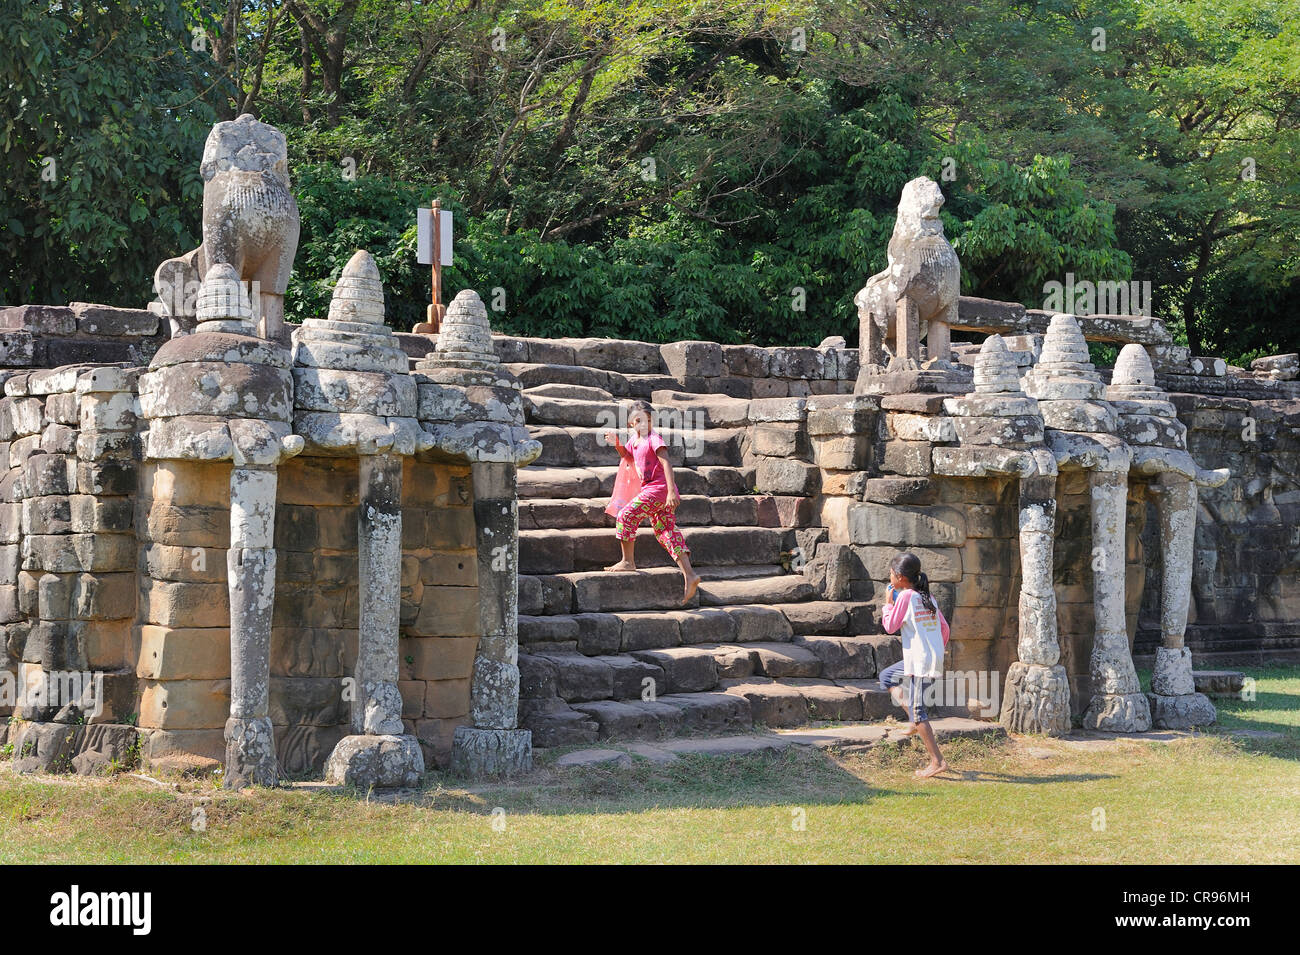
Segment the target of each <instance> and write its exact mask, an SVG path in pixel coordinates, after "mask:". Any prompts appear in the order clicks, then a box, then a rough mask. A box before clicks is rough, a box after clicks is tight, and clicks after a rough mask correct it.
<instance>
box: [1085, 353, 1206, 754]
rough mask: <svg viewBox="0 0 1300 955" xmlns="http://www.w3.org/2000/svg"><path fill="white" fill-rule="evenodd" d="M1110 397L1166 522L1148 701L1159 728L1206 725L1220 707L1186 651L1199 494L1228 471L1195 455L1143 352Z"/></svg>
mask: <svg viewBox="0 0 1300 955" xmlns="http://www.w3.org/2000/svg"><path fill="white" fill-rule="evenodd" d="M1106 396H1107V398H1108V399H1109V400H1110V402H1111V404H1112V406H1113V407H1114V408H1115V410H1116V411H1117V412H1118V416H1119V417H1118V431H1117V433H1118V434H1119V435H1120V436H1121V437H1122V438H1124V439H1125V440H1126V441H1128V443H1129V444H1130V445H1131V446H1132V447H1133V464H1132V468H1131V470H1132V471H1133V472H1135V473H1136V474H1138V475H1141V476H1145V477H1147V478H1149V479H1150V481H1151V483H1150V484H1149V485H1148V487H1149V488H1150V492H1151V496H1152V499H1153V500H1154V502H1155V506H1156V513H1157V515H1158V517H1159V522H1160V549H1161V554H1162V557H1161V568H1162V576H1163V580H1162V586H1161V589H1160V634H1161V641H1160V642H1161V645H1160V647H1159V648H1158V649H1157V650H1156V661H1155V667H1154V670H1153V672H1152V675H1151V689H1152V693H1151V694H1150V695H1149V696H1148V700H1149V703H1150V706H1151V715H1152V723H1153V724H1154V725H1155V726H1159V727H1162V728H1164V729H1187V728H1189V727H1192V726H1205V725H1208V724H1210V723H1213V722H1214V720H1215V716H1216V714H1215V710H1214V704H1213V703H1211V702H1210V700H1209V698H1208V697H1207V696H1205V695H1204V694H1201V693H1197V692H1196V686H1195V681H1194V680H1193V678H1192V655H1191V651H1190V650H1189V649H1187V647H1185V646H1184V645H1183V636H1184V633H1185V631H1186V629H1187V611H1188V605H1189V602H1190V600H1191V589H1192V572H1193V561H1194V560H1195V547H1196V500H1197V487H1198V485H1201V484H1204V485H1205V486H1207V487H1219V486H1221V485H1222V484H1223V483H1224V482H1225V481H1226V480H1227V479H1228V472H1227V471H1224V470H1219V471H1205V470H1202V469H1201V468H1199V467H1197V465H1196V462H1195V461H1193V460H1192V458H1191V455H1189V454H1188V453H1187V429H1186V427H1184V425H1183V424H1182V422H1180V421H1179V420H1178V417H1177V413H1176V411H1175V410H1174V406H1173V405H1172V404H1171V403H1170V402H1169V396H1168V395H1167V394H1166V393H1165V392H1164V391H1163V390H1161V389H1160V388H1158V387H1156V378H1155V371H1154V369H1153V368H1152V367H1151V358H1150V356H1149V355H1148V354H1147V352H1146V350H1145V349H1144V348H1142V346H1140V345H1136V344H1129V345H1125V346H1124V347H1123V348H1122V349H1120V353H1119V358H1118V359H1117V360H1116V362H1115V372H1114V374H1113V375H1112V377H1111V384H1110V386H1109V387H1108V388H1107V389H1106Z"/></svg>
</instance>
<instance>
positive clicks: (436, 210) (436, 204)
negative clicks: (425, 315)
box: [429, 199, 446, 333]
mask: <svg viewBox="0 0 1300 955" xmlns="http://www.w3.org/2000/svg"><path fill="white" fill-rule="evenodd" d="M445 311H446V310H445V309H444V308H443V307H442V202H441V201H439V200H438V199H434V200H433V304H432V305H430V306H429V323H430V324H431V325H433V331H434V333H437V331H438V329H439V328H440V327H441V326H442V316H443V313H444V312H445Z"/></svg>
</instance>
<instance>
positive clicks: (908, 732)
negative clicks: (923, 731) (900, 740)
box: [898, 723, 916, 736]
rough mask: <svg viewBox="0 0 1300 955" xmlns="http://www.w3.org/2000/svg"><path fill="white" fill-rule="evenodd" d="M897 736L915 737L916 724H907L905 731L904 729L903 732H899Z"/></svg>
mask: <svg viewBox="0 0 1300 955" xmlns="http://www.w3.org/2000/svg"><path fill="white" fill-rule="evenodd" d="M898 735H899V736H915V735H916V724H915V723H908V724H907V729H905V730H900V731H899V734H898Z"/></svg>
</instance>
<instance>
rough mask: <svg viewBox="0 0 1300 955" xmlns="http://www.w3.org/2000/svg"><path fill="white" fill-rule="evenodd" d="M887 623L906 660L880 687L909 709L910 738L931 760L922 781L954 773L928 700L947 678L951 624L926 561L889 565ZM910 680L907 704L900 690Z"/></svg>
mask: <svg viewBox="0 0 1300 955" xmlns="http://www.w3.org/2000/svg"><path fill="white" fill-rule="evenodd" d="M881 623H882V624H883V626H884V629H885V633H898V634H899V638H900V640H901V641H902V644H903V659H902V660H900V661H899V662H898V663H895V664H893V665H891V666H888V667H886V668H885V669H884V670H883V671H882V672H881V674H880V686H881V688H882V689H885V690H888V691H889V693H890V696H892V697H893V699H894V702H895V703H897V704H898V705H899V706H905V707H906V708H907V710H908V714H909V717H910V721H909V723H908V726H907V729H906V730H905V731H904V732H903V735H904V736H911V735H912V734H914V733H915V734H917V735H918V736H920V737H921V741H922V742H923V743H925V749H926V752H928V753H929V754H930V762H929V765H927V766H925V767H923V768H922V769H918V770H917V771H916V775H917V776H920V777H922V778H929V777H930V776H935V775H937V774H939V773H941V772H943V771H944V770H946V769H947V768H948V764H947V763H945V762H944V759H943V754H942V753H940V752H939V744H938V743H937V742H936V741H935V738H934V730H933V729H931V727H930V717H929V714H928V713H927V712H926V710H925V694H926V693H927V692H928V691H929V690H930V687H932V686H933V685H934V681H935V679H936V678H938V677H940V676H942V675H943V652H944V647H946V646H947V645H948V635H949V628H948V621H947V620H945V619H944V616H943V611H941V610H940V609H939V605H938V604H936V603H935V602H934V597H933V596H931V594H930V581H929V578H927V577H926V576H925V574H924V573H923V572H922V571H921V559H920V558H919V557H917V556H916V555H915V554H899V555H898V556H897V557H895V558H894V559H893V561H891V562H890V565H889V589H888V590H887V591H886V593H885V607H884V614H883V619H882V621H881ZM904 676H906V677H907V678H908V683H909V689H908V696H907V700H908V702H907V703H904V702H903V690H902V687H901V686H899V684H900V683H901V682H902V679H903V677H904Z"/></svg>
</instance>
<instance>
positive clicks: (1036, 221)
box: [0, 0, 1300, 363]
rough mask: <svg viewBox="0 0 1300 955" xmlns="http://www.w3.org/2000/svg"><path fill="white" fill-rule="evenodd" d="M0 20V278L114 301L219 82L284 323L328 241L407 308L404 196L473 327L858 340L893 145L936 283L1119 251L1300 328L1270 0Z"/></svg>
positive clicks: (354, 6)
mask: <svg viewBox="0 0 1300 955" xmlns="http://www.w3.org/2000/svg"><path fill="white" fill-rule="evenodd" d="M0 36H2V37H3V38H4V40H3V42H2V43H0V100H2V101H3V111H2V112H0V183H2V184H3V193H2V194H0V304H16V303H21V302H49V303H62V302H66V301H69V300H74V299H75V300H79V301H98V302H105V303H110V304H115V305H127V306H135V307H143V306H144V304H145V303H146V302H147V301H148V300H149V299H150V298H151V297H152V294H151V283H152V273H153V269H154V267H155V266H156V265H157V263H158V262H160V261H161V260H162V259H164V258H166V257H168V256H172V255H176V254H179V253H181V252H183V251H186V250H188V249H190V248H193V247H194V246H195V245H197V243H198V239H199V225H200V212H201V197H202V181H201V179H200V178H199V174H198V163H199V157H200V155H201V153H202V149H203V142H204V139H205V137H206V135H207V132H208V129H209V127H210V126H211V124H212V123H213V122H215V121H217V120H220V119H230V118H233V117H234V116H236V115H238V114H239V113H241V112H251V113H253V114H255V115H256V116H257V117H258V118H260V119H262V120H264V121H266V122H269V123H273V124H275V125H276V126H278V127H279V128H280V129H281V130H282V131H283V132H284V133H285V134H286V135H287V137H288V141H289V149H290V167H291V174H292V177H293V187H294V191H295V193H296V195H297V199H298V204H299V208H300V210H301V214H302V235H301V240H300V244H299V249H298V256H297V260H296V268H295V272H294V277H293V281H292V284H291V286H290V290H289V295H288V299H287V306H288V311H289V314H288V316H287V317H288V318H289V319H290V320H293V321H300V320H301V319H302V318H303V317H309V316H314V315H323V313H324V311H325V309H326V306H327V303H328V299H329V291H330V288H331V285H332V282H333V279H334V278H335V277H337V274H338V272H339V270H340V269H341V268H342V265H343V263H344V262H346V260H347V258H348V257H349V255H350V254H351V252H352V251H353V250H354V249H356V248H367V249H369V250H370V251H371V252H372V253H374V255H375V257H376V259H377V260H378V262H379V265H380V268H381V270H382V272H383V274H384V278H385V281H386V283H387V289H388V301H389V309H388V314H389V321H390V322H391V323H392V324H393V325H394V327H396V328H398V329H405V328H409V327H410V326H411V325H412V324H413V323H414V322H416V321H420V320H421V319H422V318H423V314H424V305H425V303H426V302H427V301H428V296H429V288H428V284H429V273H428V269H427V268H425V267H421V266H418V265H417V264H416V256H415V209H416V207H417V206H419V205H422V204H427V203H428V202H429V201H430V200H431V199H432V198H433V197H435V196H436V197H439V198H440V199H441V200H442V202H443V205H444V207H449V208H451V209H453V210H454V212H455V215H456V245H455V251H456V258H455V266H454V267H453V268H452V269H450V270H448V271H447V272H446V273H445V283H446V287H447V293H448V295H447V297H448V299H449V298H450V295H451V294H454V293H455V292H456V291H457V290H459V289H461V288H465V287H473V288H475V289H477V290H478V291H479V293H480V294H482V295H483V296H484V298H485V300H487V301H488V302H489V304H490V305H491V304H496V305H497V306H500V311H497V312H496V313H494V314H493V318H492V321H493V326H494V328H495V329H497V330H500V331H509V332H515V333H524V334H533V335H547V336H562V335H598V336H615V337H625V338H636V339H644V340H650V341H670V340H675V339H711V340H716V341H723V342H743V341H752V342H755V343H758V344H816V343H817V342H818V341H820V340H821V339H822V338H823V337H824V336H826V335H833V334H842V335H845V336H847V337H848V338H849V340H850V343H851V344H856V327H857V318H856V311H855V309H854V307H853V304H852V297H853V294H854V293H855V292H856V291H857V289H859V288H860V287H861V286H862V285H863V283H864V282H865V280H866V279H867V277H868V276H870V275H871V274H872V273H874V272H876V271H879V270H880V269H881V268H882V267H883V266H884V263H885V247H886V245H887V243H888V240H889V235H890V232H891V230H892V228H893V222H894V215H895V207H896V204H897V201H898V196H899V192H900V190H901V188H902V186H903V184H904V183H905V182H906V181H907V180H908V179H911V178H912V177H914V176H917V175H921V174H925V175H929V176H931V177H932V178H934V179H936V180H937V181H939V182H940V184H941V185H942V186H943V189H944V192H945V195H946V196H947V203H946V205H945V206H944V210H943V218H944V222H945V226H946V229H947V233H948V236H949V237H950V238H951V239H952V240H953V243H954V245H955V246H956V248H957V251H958V254H959V255H960V257H961V260H962V265H963V276H962V278H963V286H964V289H963V291H964V292H965V293H966V294H972V295H982V296H988V297H992V298H1001V299H1010V300H1016V301H1021V302H1024V303H1026V304H1027V305H1030V306H1031V307H1037V306H1040V305H1042V304H1043V302H1044V299H1045V289H1044V285H1045V283H1047V282H1051V281H1058V282H1064V281H1065V280H1066V274H1067V273H1073V275H1074V279H1075V281H1076V282H1081V281H1085V280H1091V281H1130V280H1132V281H1137V282H1150V283H1151V288H1152V294H1153V303H1152V304H1153V310H1154V313H1155V314H1157V315H1160V316H1162V317H1164V318H1166V319H1167V320H1169V321H1170V323H1171V326H1172V327H1174V328H1175V331H1176V334H1178V335H1179V336H1181V339H1180V340H1182V341H1184V342H1185V343H1186V344H1188V345H1190V346H1191V348H1192V351H1193V353H1194V354H1214V355H1222V356H1224V357H1227V358H1229V359H1230V360H1233V361H1236V362H1238V363H1240V362H1243V361H1246V360H1248V359H1249V358H1251V357H1254V356H1257V355H1262V354H1270V353H1276V352H1279V351H1295V350H1297V349H1298V348H1300V327H1298V326H1300V321H1298V319H1300V175H1297V173H1298V171H1300V162H1298V160H1300V0H1076V2H1067V0H1040V2H1028V0H1026V2H1015V0H1009V2H1001V3H994V4H989V3H975V2H960V0H894V2H876V0H694V2H692V0H668V2H663V0H659V2H645V0H618V2H609V0H585V2H584V0H516V2H497V0H459V2H457V0H449V2H432V3H416V2H411V0H399V2H388V0H328V2H319V0H262V2H239V0H231V2H230V3H228V4H218V3H197V4H196V3H193V2H179V0H144V2H123V3H111V2H102V3H58V2H49V0H44V2H29V0H0ZM494 289H495V290H499V291H497V292H496V293H495V296H494V294H493V290H494ZM494 297H495V303H494V302H493V298H494ZM801 306H802V308H801Z"/></svg>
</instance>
